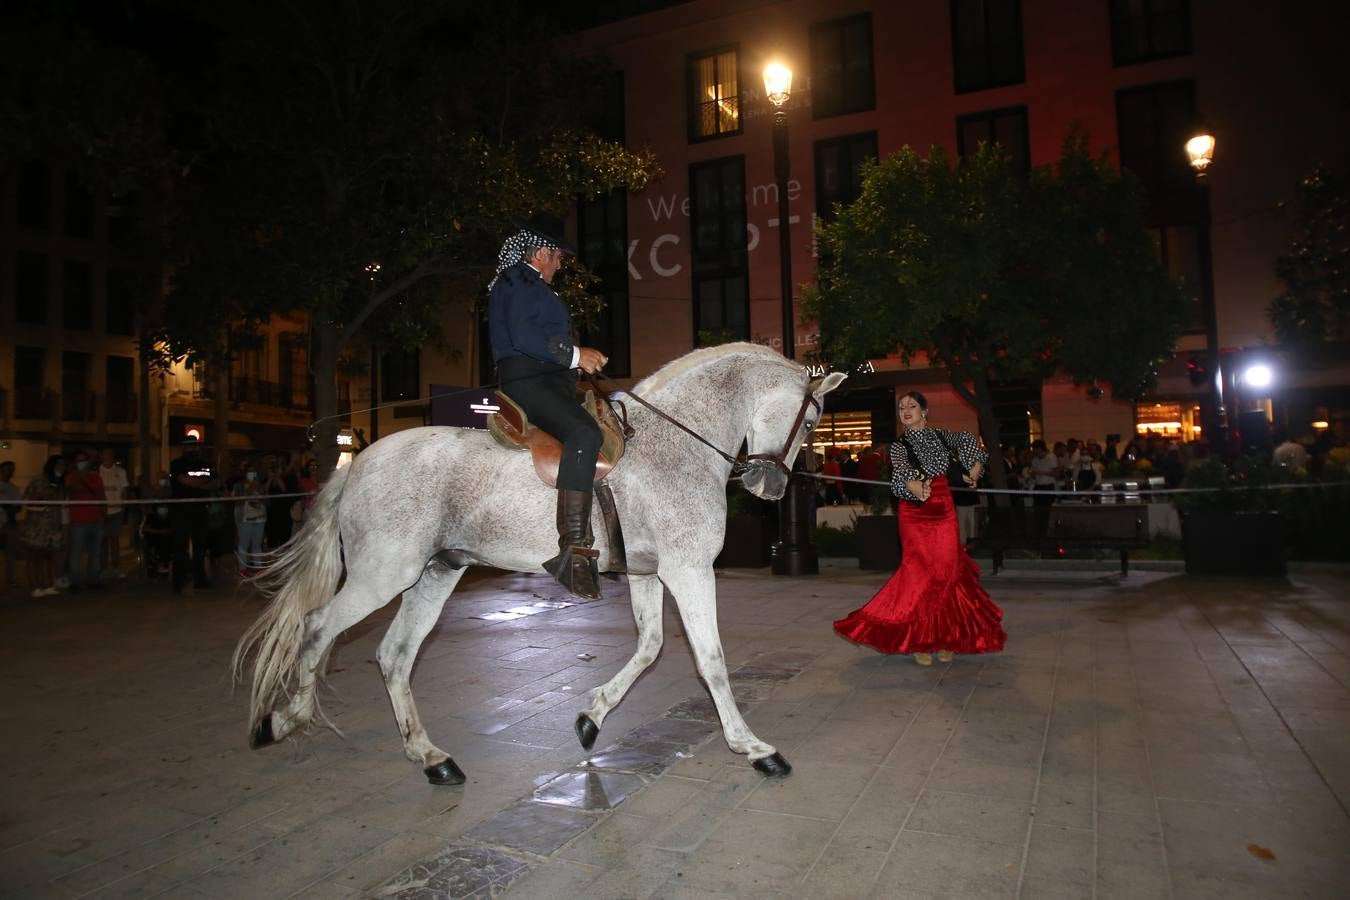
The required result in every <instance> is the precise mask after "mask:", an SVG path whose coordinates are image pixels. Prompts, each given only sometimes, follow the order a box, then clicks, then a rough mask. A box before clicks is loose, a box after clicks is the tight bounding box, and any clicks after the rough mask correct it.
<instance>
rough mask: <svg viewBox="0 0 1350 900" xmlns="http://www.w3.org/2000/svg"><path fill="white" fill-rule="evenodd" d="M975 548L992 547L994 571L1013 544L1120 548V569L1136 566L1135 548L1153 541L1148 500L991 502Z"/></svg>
mask: <svg viewBox="0 0 1350 900" xmlns="http://www.w3.org/2000/svg"><path fill="white" fill-rule="evenodd" d="M986 513H987V514H988V519H987V520H986V522H985V525H984V528H983V529H981V531H980V534H979V536H978V537H976V538H975V540H974V541H972V542H971V547H972V548H973V549H977V550H980V549H983V550H991V551H993V554H994V574H995V575H997V574H998V570H999V569H1001V568H1002V567H1003V554H1004V551H1007V550H1039V551H1040V552H1041V553H1052V554H1055V555H1059V554H1061V553H1063V552H1064V551H1065V550H1119V551H1120V574H1121V575H1122V576H1124V575H1128V574H1129V572H1130V568H1129V566H1130V560H1129V551H1130V550H1139V549H1143V548H1145V547H1147V546H1148V545H1149V533H1148V505H1147V504H1144V503H1105V504H1085V503H1056V504H1054V505H1052V506H1043V507H1034V506H1027V507H997V506H996V507H991V508H989V509H987V510H986Z"/></svg>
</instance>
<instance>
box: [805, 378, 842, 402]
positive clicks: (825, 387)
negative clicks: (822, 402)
mask: <svg viewBox="0 0 1350 900" xmlns="http://www.w3.org/2000/svg"><path fill="white" fill-rule="evenodd" d="M847 377H848V375H847V374H846V373H844V372H831V373H830V374H828V375H826V376H825V377H824V378H816V379H813V380H812V381H811V383H810V384H809V385H807V387H809V388H810V389H811V395H812V396H814V397H824V396H825V395H826V394H828V393H829V392H830V391H832V390H834V389H835V388H837V387H839V385H841V384H843V382H844V379H845V378H847Z"/></svg>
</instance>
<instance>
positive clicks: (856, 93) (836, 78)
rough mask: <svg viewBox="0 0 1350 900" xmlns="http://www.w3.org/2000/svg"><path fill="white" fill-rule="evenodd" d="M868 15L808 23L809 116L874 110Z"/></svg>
mask: <svg viewBox="0 0 1350 900" xmlns="http://www.w3.org/2000/svg"><path fill="white" fill-rule="evenodd" d="M872 68H873V67H872V16H871V14H869V13H863V14H861V15H857V16H849V17H847V18H844V19H835V20H833V21H830V22H821V23H819V24H818V25H812V26H811V115H812V116H813V117H814V118H817V119H824V118H826V117H828V116H841V115H844V114H846V113H856V112H863V111H865V110H869V109H875V108H876V105H877V95H876V94H877V92H876V83H875V78H874V76H873V71H872Z"/></svg>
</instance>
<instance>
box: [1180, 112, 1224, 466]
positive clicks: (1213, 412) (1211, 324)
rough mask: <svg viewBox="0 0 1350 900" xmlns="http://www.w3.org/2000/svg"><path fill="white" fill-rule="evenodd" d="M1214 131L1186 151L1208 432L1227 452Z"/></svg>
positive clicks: (1214, 446) (1199, 135) (1201, 133)
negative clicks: (1195, 221)
mask: <svg viewBox="0 0 1350 900" xmlns="http://www.w3.org/2000/svg"><path fill="white" fill-rule="evenodd" d="M1214 145H1215V139H1214V135H1213V134H1211V133H1210V132H1209V131H1208V130H1206V129H1204V128H1200V129H1198V130H1197V131H1196V133H1195V134H1194V135H1193V136H1192V137H1191V138H1190V139H1189V140H1187V141H1186V155H1187V157H1189V159H1190V162H1191V168H1193V169H1194V170H1195V183H1196V185H1197V186H1198V188H1199V192H1200V200H1199V203H1200V221H1199V225H1198V227H1197V229H1196V232H1197V233H1196V237H1195V240H1196V254H1197V256H1198V257H1199V259H1198V260H1197V261H1198V262H1199V264H1200V304H1201V314H1202V315H1203V316H1204V319H1205V362H1206V369H1207V373H1206V374H1207V375H1208V376H1209V378H1208V384H1209V403H1208V404H1207V406H1208V412H1209V415H1208V416H1206V417H1205V425H1204V436H1205V438H1206V439H1207V440H1208V441H1209V446H1210V448H1211V450H1213V451H1214V452H1216V453H1224V452H1226V450H1227V448H1228V410H1227V407H1226V406H1225V405H1224V383H1223V381H1224V376H1223V363H1222V361H1221V360H1220V358H1219V312H1218V308H1217V306H1216V304H1215V301H1214V259H1213V251H1212V248H1211V245H1210V235H1209V232H1210V226H1211V224H1212V220H1211V215H1210V205H1209V202H1210V201H1209V177H1208V175H1209V167H1210V164H1211V163H1213V161H1214Z"/></svg>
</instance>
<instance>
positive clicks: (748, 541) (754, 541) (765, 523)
mask: <svg viewBox="0 0 1350 900" xmlns="http://www.w3.org/2000/svg"><path fill="white" fill-rule="evenodd" d="M776 540H778V529H777V528H775V527H774V523H773V520H772V519H767V518H765V517H763V516H744V515H733V516H727V536H726V539H725V540H724V541H723V542H722V552H721V553H719V554H717V559H715V560H713V567H714V568H717V569H728V568H748V569H758V568H762V567H763V566H767V565H768V564H769V545H771V544H772V543H773V542H774V541H776Z"/></svg>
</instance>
